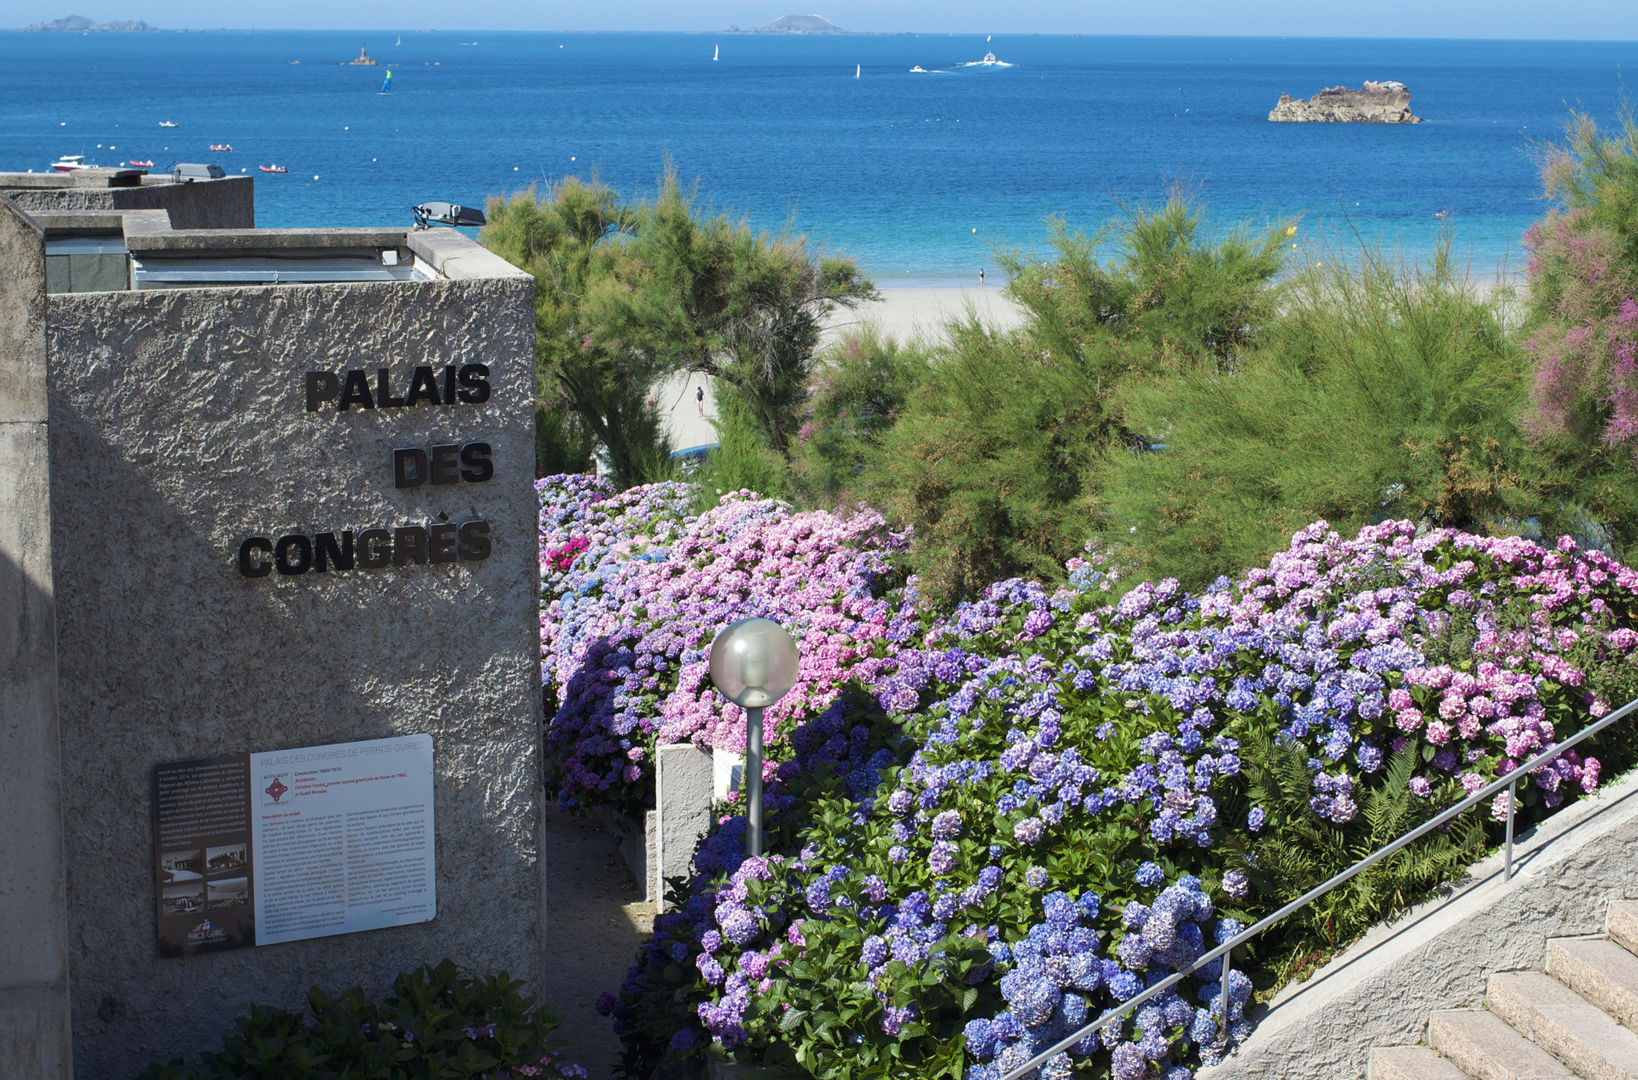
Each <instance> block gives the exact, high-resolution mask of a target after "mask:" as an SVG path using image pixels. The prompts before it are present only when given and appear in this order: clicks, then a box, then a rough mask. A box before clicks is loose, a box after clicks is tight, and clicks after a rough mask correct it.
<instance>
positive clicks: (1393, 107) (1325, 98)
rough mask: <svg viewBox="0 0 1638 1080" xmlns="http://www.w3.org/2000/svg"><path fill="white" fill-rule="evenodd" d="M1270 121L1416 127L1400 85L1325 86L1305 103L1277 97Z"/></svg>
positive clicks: (1407, 95) (1416, 120)
mask: <svg viewBox="0 0 1638 1080" xmlns="http://www.w3.org/2000/svg"><path fill="white" fill-rule="evenodd" d="M1268 118H1269V119H1270V120H1274V121H1277V122H1289V123H1329V124H1420V123H1421V122H1422V118H1421V117H1420V116H1417V115H1416V114H1414V113H1412V112H1411V111H1410V91H1409V90H1406V89H1405V84H1404V83H1402V82H1389V81H1384V82H1370V81H1368V80H1367V81H1366V83H1365V85H1364V86H1363V87H1362V88H1360V89H1358V90H1350V89H1349V88H1348V87H1346V86H1327V87H1326V88H1325V89H1324V90H1321V91H1320V92H1319V93H1317V94H1315V95H1314V96H1313V97H1311V98H1309V99H1308V100H1307V101H1304V100H1302V99H1301V98H1294V97H1292V96H1291V95H1290V94H1281V95H1280V101H1279V104H1277V105H1275V106H1274V110H1273V111H1272V112H1270V113H1269V114H1268Z"/></svg>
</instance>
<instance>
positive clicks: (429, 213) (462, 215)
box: [410, 202, 489, 229]
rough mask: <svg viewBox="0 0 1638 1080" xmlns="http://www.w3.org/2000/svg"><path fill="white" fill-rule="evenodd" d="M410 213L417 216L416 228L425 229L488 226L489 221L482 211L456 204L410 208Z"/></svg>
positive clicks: (426, 204) (436, 203) (437, 203)
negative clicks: (441, 226) (444, 226)
mask: <svg viewBox="0 0 1638 1080" xmlns="http://www.w3.org/2000/svg"><path fill="white" fill-rule="evenodd" d="M410 213H412V214H414V215H415V227H416V228H417V229H425V228H427V227H428V226H429V225H487V224H489V221H488V219H486V218H485V217H484V216H483V211H482V210H474V209H473V208H472V207H470V206H457V205H455V204H454V203H446V202H429V203H422V204H421V205H420V206H412V207H410Z"/></svg>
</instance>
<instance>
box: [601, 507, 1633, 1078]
mask: <svg viewBox="0 0 1638 1080" xmlns="http://www.w3.org/2000/svg"><path fill="white" fill-rule="evenodd" d="M1108 580H1109V578H1108V576H1107V574H1106V573H1105V571H1104V570H1103V569H1102V568H1100V567H1098V566H1097V565H1095V564H1094V563H1089V562H1078V563H1077V564H1076V565H1074V566H1072V567H1071V573H1070V575H1069V584H1068V586H1067V587H1065V588H1063V589H1060V590H1057V591H1056V592H1048V591H1047V590H1044V589H1042V588H1041V587H1040V586H1038V585H1035V584H1032V583H1029V582H1023V581H1009V582H1002V583H999V584H997V585H995V586H992V587H991V588H990V589H989V590H988V591H987V592H986V593H985V595H984V596H983V597H982V598H981V599H980V600H978V601H977V602H974V603H971V604H965V605H963V606H962V607H960V608H959V609H957V610H956V611H955V612H954V613H952V614H951V615H950V616H949V617H947V618H944V619H940V620H937V621H936V622H934V623H932V624H931V626H930V628H929V629H927V630H926V631H925V632H924V633H923V634H922V635H921V636H920V637H919V638H918V639H916V640H915V641H914V642H908V643H907V645H913V646H914V647H907V648H905V649H903V650H902V651H901V652H900V654H899V658H900V663H899V664H898V665H897V666H896V667H894V666H889V665H884V666H883V667H882V668H880V669H877V670H875V671H874V672H873V674H874V675H875V679H874V681H873V682H865V683H863V684H862V685H861V688H860V689H861V692H860V693H857V694H852V695H846V696H843V697H841V698H839V699H837V700H836V701H835V702H834V704H833V705H832V707H831V708H830V709H828V710H826V711H824V712H823V713H821V714H819V715H817V716H815V717H814V718H813V719H811V720H810V721H808V722H807V723H806V724H804V725H802V726H801V727H800V728H798V729H797V737H796V739H795V740H794V749H795V753H794V756H793V757H791V758H790V760H788V761H786V762H784V763H783V764H782V765H781V766H780V767H779V769H778V770H777V771H776V773H775V775H774V776H773V777H772V779H771V783H770V806H771V808H772V809H771V810H770V817H769V820H770V847H769V854H768V855H767V856H765V857H763V858H759V859H755V860H746V859H744V857H743V855H742V854H741V850H742V849H741V846H740V841H741V838H742V830H743V821H742V819H740V818H730V819H728V820H727V821H726V822H725V823H724V825H723V827H722V828H721V830H720V831H719V832H717V833H716V834H715V835H714V836H713V837H712V838H710V839H708V840H707V842H706V844H705V846H704V847H703V848H702V850H701V852H700V853H699V856H698V857H697V860H696V863H697V865H698V866H699V867H700V868H701V871H702V872H701V874H700V876H699V877H698V878H697V879H696V880H695V881H694V882H693V884H692V886H691V888H690V890H689V893H688V895H687V897H686V898H685V903H684V904H683V905H682V907H681V908H680V909H679V910H677V911H676V912H674V913H671V914H668V915H665V916H662V917H661V918H660V919H659V920H657V921H656V923H655V933H654V937H653V939H652V940H651V941H650V943H649V944H648V945H647V946H645V948H644V950H643V951H642V953H641V955H640V956H639V959H638V963H637V965H636V966H635V967H634V968H633V969H632V971H631V973H630V974H629V975H628V978H627V980H626V983H625V985H624V986H623V987H622V989H621V992H620V993H619V995H609V996H608V997H607V998H606V999H605V1000H604V1001H603V1002H602V1007H603V1008H604V1009H606V1010H607V1011H610V1012H612V1013H613V1014H614V1015H615V1017H616V1026H617V1030H619V1031H620V1033H621V1035H622V1038H623V1039H624V1040H625V1041H626V1045H627V1054H628V1064H629V1066H630V1070H631V1072H632V1074H633V1075H637V1074H641V1073H643V1072H644V1070H645V1069H651V1068H652V1067H653V1065H654V1064H655V1063H656V1062H657V1061H658V1060H659V1059H660V1058H661V1057H663V1056H665V1055H667V1054H669V1055H673V1056H680V1057H685V1058H686V1057H689V1056H693V1055H698V1054H699V1053H701V1052H702V1050H703V1048H705V1047H706V1046H708V1045H710V1044H711V1043H715V1044H717V1045H718V1046H719V1047H720V1048H722V1049H723V1050H726V1051H730V1052H733V1053H735V1054H737V1055H741V1056H744V1057H746V1058H749V1059H757V1058H761V1059H763V1060H770V1061H793V1062H795V1063H797V1064H800V1065H801V1066H803V1067H805V1068H807V1069H809V1071H813V1072H815V1073H825V1072H826V1070H829V1071H830V1072H831V1073H836V1070H839V1069H841V1070H845V1068H847V1067H848V1066H849V1063H851V1064H852V1065H854V1066H857V1067H859V1068H869V1069H881V1070H887V1071H886V1072H884V1075H886V1074H895V1073H894V1071H895V1070H897V1071H898V1072H904V1073H906V1074H917V1070H921V1071H922V1072H927V1071H932V1070H936V1069H939V1068H948V1067H950V1066H951V1065H952V1062H951V1060H950V1059H949V1054H950V1053H951V1050H950V1048H951V1047H952V1046H953V1045H954V1046H959V1047H960V1048H961V1052H962V1053H963V1054H964V1057H963V1058H961V1059H960V1061H957V1062H954V1064H955V1065H956V1066H958V1067H960V1068H961V1069H962V1070H963V1071H964V1074H965V1075H966V1076H967V1077H970V1078H972V1080H995V1078H996V1077H998V1076H1000V1075H1001V1074H1002V1073H1004V1072H1005V1071H1006V1070H1008V1069H1010V1068H1012V1067H1014V1066H1016V1065H1018V1064H1020V1063H1021V1062H1023V1061H1025V1060H1027V1059H1028V1058H1029V1057H1030V1056H1032V1055H1033V1054H1034V1053H1036V1052H1037V1051H1039V1050H1041V1049H1043V1048H1045V1047H1046V1046H1049V1045H1052V1044H1053V1043H1055V1042H1056V1041H1058V1040H1059V1039H1061V1038H1063V1037H1065V1036H1066V1035H1068V1034H1070V1033H1072V1032H1073V1031H1075V1030H1076V1029H1077V1027H1078V1026H1079V1025H1080V1024H1081V1023H1083V1022H1084V1021H1085V1020H1086V1019H1087V1018H1089V1017H1091V1016H1096V1015H1098V1014H1099V1013H1101V1012H1102V1011H1103V1010H1104V1009H1106V1008H1109V1007H1110V1006H1112V1005H1114V1004H1116V1003H1118V1002H1119V1001H1122V1000H1125V999H1126V998H1128V997H1130V996H1131V995H1132V994H1134V993H1136V992H1137V991H1138V990H1139V989H1141V988H1142V987H1143V986H1145V985H1147V984H1148V983H1149V982H1151V981H1152V980H1153V979H1154V978H1155V977H1156V976H1159V975H1163V974H1165V973H1168V972H1171V971H1176V970H1181V969H1182V968H1184V967H1186V966H1187V965H1188V964H1189V963H1190V962H1192V961H1193V960H1194V959H1195V958H1197V957H1198V956H1200V955H1201V954H1202V953H1203V952H1204V951H1205V950H1206V949H1208V948H1210V947H1211V945H1212V944H1214V943H1216V942H1220V941H1224V940H1227V938H1228V937H1229V936H1231V935H1233V934H1234V933H1235V932H1237V931H1238V929H1239V928H1240V927H1242V926H1243V925H1246V924H1248V923H1249V922H1250V921H1253V920H1255V919H1257V918H1260V917H1261V916H1263V915H1266V914H1268V913H1269V912H1270V911H1272V910H1274V909H1276V908H1277V907H1279V906H1280V905H1281V904H1283V903H1284V902H1286V901H1287V900H1289V899H1291V895H1288V894H1287V893H1286V892H1284V891H1282V890H1283V889H1285V888H1286V887H1287V886H1289V884H1290V883H1289V882H1284V881H1281V880H1278V879H1276V878H1274V877H1273V876H1271V875H1269V874H1266V873H1264V872H1263V871H1262V870H1261V869H1259V867H1258V865H1257V864H1256V863H1254V862H1249V861H1247V853H1248V852H1250V851H1253V850H1255V841H1256V839H1257V838H1258V837H1265V838H1266V837H1267V836H1268V835H1269V834H1278V833H1280V831H1281V830H1282V829H1284V828H1286V827H1287V823H1286V822H1285V821H1283V820H1281V819H1280V816H1279V815H1277V814H1270V813H1269V812H1268V810H1267V808H1265V807H1263V806H1260V805H1256V804H1255V803H1254V802H1253V800H1252V799H1251V798H1250V796H1249V792H1250V790H1251V788H1250V787H1249V785H1248V782H1247V773H1246V769H1245V768H1244V765H1243V762H1242V760H1241V750H1242V746H1243V744H1244V743H1245V741H1246V740H1247V739H1253V738H1255V739H1267V738H1277V739H1279V740H1280V741H1281V742H1283V743H1285V744H1287V745H1292V746H1296V747H1298V748H1300V749H1301V751H1302V754H1303V755H1304V756H1305V757H1306V760H1307V762H1308V772H1309V776H1310V782H1311V798H1310V801H1309V803H1308V807H1307V812H1308V813H1311V814H1312V815H1313V819H1312V820H1313V821H1315V822H1317V823H1319V824H1320V825H1322V826H1323V827H1326V828H1334V829H1337V830H1348V829H1350V828H1357V827H1358V823H1357V822H1356V819H1357V818H1358V817H1359V815H1360V805H1361V803H1362V801H1363V799H1364V797H1365V796H1366V794H1367V793H1368V792H1369V791H1371V790H1372V789H1373V788H1374V787H1376V786H1379V785H1381V784H1382V783H1383V781H1384V777H1385V776H1386V775H1387V772H1388V769H1387V762H1388V760H1389V759H1390V758H1391V757H1392V756H1393V755H1396V754H1399V755H1409V756H1410V757H1411V759H1412V760H1414V761H1415V762H1416V763H1417V765H1416V768H1415V771H1414V772H1413V773H1412V775H1411V779H1410V786H1411V790H1412V792H1413V793H1415V794H1418V795H1421V796H1423V797H1425V798H1428V799H1437V800H1440V801H1447V800H1452V799H1455V798H1458V797H1460V794H1461V792H1462V791H1463V790H1464V789H1465V790H1468V791H1473V790H1477V789H1478V788H1479V787H1481V786H1483V785H1484V784H1485V783H1487V782H1488V781H1489V780H1490V779H1492V778H1493V777H1495V776H1496V775H1498V774H1499V773H1500V772H1501V771H1503V770H1505V769H1507V768H1509V767H1511V766H1512V765H1513V764H1516V763H1518V762H1519V761H1521V760H1523V759H1524V758H1526V757H1528V756H1530V755H1532V754H1533V753H1535V752H1536V751H1538V750H1539V749H1541V748H1544V747H1546V746H1548V745H1551V743H1552V742H1553V741H1554V740H1556V739H1559V738H1563V737H1565V736H1566V735H1568V734H1570V733H1572V732H1574V731H1575V730H1577V728H1578V727H1580V726H1582V725H1584V724H1585V723H1587V722H1588V720H1589V719H1590V718H1592V717H1596V716H1600V715H1604V714H1605V713H1606V712H1607V711H1608V710H1609V708H1610V707H1611V706H1612V705H1614V704H1620V703H1622V702H1621V701H1613V700H1611V699H1610V697H1609V694H1610V692H1611V691H1610V690H1608V689H1606V688H1607V687H1612V686H1614V687H1630V685H1631V680H1630V679H1627V676H1625V675H1624V674H1623V673H1624V672H1629V671H1630V670H1631V668H1632V660H1633V656H1632V653H1633V650H1634V648H1635V647H1638V628H1635V627H1634V619H1635V615H1638V574H1635V573H1634V572H1633V571H1632V570H1629V569H1628V568H1626V567H1624V566H1621V565H1619V564H1618V563H1616V562H1615V561H1614V560H1612V559H1610V558H1609V557H1608V556H1605V555H1603V554H1602V553H1600V552H1597V551H1588V550H1582V549H1579V548H1577V547H1576V545H1575V544H1574V543H1572V542H1570V541H1568V540H1564V541H1560V542H1559V543H1558V545H1556V546H1554V547H1543V546H1541V545H1538V544H1534V543H1531V542H1529V541H1525V540H1520V539H1517V538H1502V539H1496V538H1489V537H1479V536H1473V535H1469V534H1465V533H1459V532H1453V531H1450V530H1436V531H1433V532H1429V533H1426V534H1423V535H1418V534H1417V531H1416V529H1415V527H1414V526H1412V525H1411V524H1409V523H1405V522H1386V523H1383V524H1381V525H1376V526H1372V527H1369V528H1367V529H1365V530H1363V531H1362V532H1361V533H1360V534H1359V535H1358V536H1357V537H1355V538H1352V539H1344V538H1342V537H1340V536H1339V535H1337V534H1336V533H1335V532H1333V531H1331V530H1329V529H1328V528H1327V527H1326V525H1325V523H1323V522H1319V523H1316V524H1314V525H1313V526H1311V527H1309V528H1307V529H1304V530H1303V531H1302V532H1300V533H1298V534H1297V535H1296V536H1295V537H1294V538H1293V540H1292V543H1291V545H1290V547H1289V548H1288V550H1286V551H1284V552H1282V553H1280V554H1279V555H1278V556H1276V557H1275V558H1274V559H1272V560H1271V561H1270V563H1269V565H1268V566H1266V567H1259V568H1256V569H1253V570H1251V571H1249V572H1248V573H1246V574H1245V575H1243V576H1242V577H1241V578H1240V579H1239V580H1238V581H1229V580H1227V579H1222V580H1220V581H1219V582H1217V583H1215V584H1214V585H1213V586H1212V587H1211V588H1210V589H1208V590H1207V591H1206V592H1204V593H1203V594H1201V595H1198V596H1192V595H1189V594H1187V593H1185V592H1184V591H1183V590H1181V589H1180V588H1178V586H1177V584H1176V582H1171V581H1163V582H1159V583H1141V584H1139V585H1138V586H1137V587H1135V588H1133V589H1132V590H1131V591H1130V592H1128V593H1126V594H1125V595H1124V596H1121V597H1120V598H1119V600H1118V602H1116V603H1110V602H1109V601H1110V598H1111V596H1112V595H1114V593H1113V592H1112V591H1111V590H1108V589H1106V587H1105V585H1106V583H1107V582H1108ZM1623 679H1627V681H1626V682H1625V683H1623V681H1622V680H1623ZM863 690H868V691H869V693H868V694H866V693H863V692H862V691H863ZM1623 692H1625V691H1623ZM883 706H887V707H890V708H892V709H894V710H896V712H897V716H896V717H888V716H887V715H886V714H884V713H883V712H882V707H883ZM1630 741H1631V740H1630V737H1628V742H1629V743H1630ZM1630 756H1631V755H1630V754H1629V755H1628V757H1630ZM1401 760H1404V759H1401ZM1600 769H1601V764H1600V762H1599V761H1598V760H1597V759H1596V758H1594V757H1589V756H1583V755H1581V754H1577V753H1566V754H1563V755H1561V756H1560V757H1559V758H1558V759H1557V760H1555V761H1552V762H1550V763H1548V764H1547V765H1545V766H1543V767H1541V768H1539V769H1538V770H1537V771H1536V772H1535V774H1534V775H1533V776H1532V778H1531V780H1530V782H1529V783H1528V784H1526V785H1524V786H1523V787H1522V788H1521V792H1520V794H1521V802H1522V803H1524V804H1525V808H1526V810H1528V811H1529V812H1530V813H1531V814H1533V815H1537V816H1539V815H1540V814H1542V813H1545V812H1547V811H1548V810H1549V809H1550V808H1551V807H1552V806H1553V805H1556V804H1557V803H1559V802H1562V801H1563V800H1564V799H1565V798H1567V797H1570V796H1571V795H1574V794H1576V793H1579V792H1583V791H1591V790H1593V789H1595V788H1596V786H1597V784H1598V782H1599V774H1600ZM1220 975H1221V971H1220V969H1219V968H1218V967H1217V966H1216V965H1208V966H1207V967H1205V968H1203V969H1202V970H1201V971H1200V972H1199V973H1198V976H1196V977H1192V978H1190V979H1186V980H1184V982H1183V983H1181V984H1180V985H1179V987H1178V988H1177V990H1176V991H1175V992H1172V993H1169V994H1167V995H1164V996H1163V997H1161V998H1160V999H1158V1000H1157V1001H1155V1002H1154V1003H1153V1004H1152V1005H1150V1006H1147V1007H1145V1008H1143V1009H1140V1010H1138V1011H1137V1013H1136V1014H1135V1016H1133V1017H1132V1018H1131V1019H1129V1020H1127V1021H1126V1022H1124V1023H1122V1024H1120V1025H1117V1026H1114V1027H1113V1028H1111V1029H1110V1030H1109V1031H1108V1032H1107V1033H1106V1035H1105V1036H1103V1037H1101V1038H1092V1037H1088V1038H1085V1039H1082V1040H1081V1041H1080V1042H1079V1043H1077V1044H1076V1045H1074V1046H1072V1047H1071V1048H1070V1049H1069V1050H1068V1051H1066V1052H1065V1053H1063V1054H1060V1055H1059V1056H1058V1057H1057V1058H1055V1059H1053V1061H1051V1062H1049V1063H1048V1065H1047V1066H1046V1067H1045V1069H1044V1073H1043V1075H1051V1076H1068V1075H1070V1074H1071V1073H1072V1072H1074V1071H1075V1070H1077V1069H1082V1068H1092V1069H1095V1070H1107V1071H1108V1072H1109V1073H1110V1075H1112V1076H1115V1077H1119V1078H1120V1080H1140V1078H1149V1080H1153V1078H1157V1077H1163V1078H1165V1080H1183V1078H1186V1077H1187V1076H1188V1075H1190V1073H1191V1070H1192V1068H1193V1066H1194V1065H1195V1064H1196V1063H1198V1062H1212V1061H1216V1060H1219V1059H1220V1058H1221V1056H1222V1055H1223V1054H1224V1053H1225V1052H1226V1050H1227V1049H1228V1048H1229V1047H1230V1046H1231V1045H1232V1044H1233V1043H1234V1042H1235V1041H1236V1040H1238V1039H1240V1038H1242V1037H1243V1036H1244V1035H1245V1034H1246V1032H1247V1030H1248V1026H1247V1021H1246V1018H1245V1015H1244V1010H1245V1006H1246V1003H1247V1000H1248V998H1249V996H1250V992H1251V986H1250V983H1249V982H1248V981H1247V980H1246V979H1245V977H1244V976H1243V975H1242V974H1239V973H1236V974H1235V975H1234V976H1233V977H1232V978H1231V980H1230V985H1229V993H1228V996H1227V999H1226V1000H1225V999H1224V996H1223V994H1222V991H1221V987H1220V981H1219V977H1220ZM838 1074H839V1073H838Z"/></svg>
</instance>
